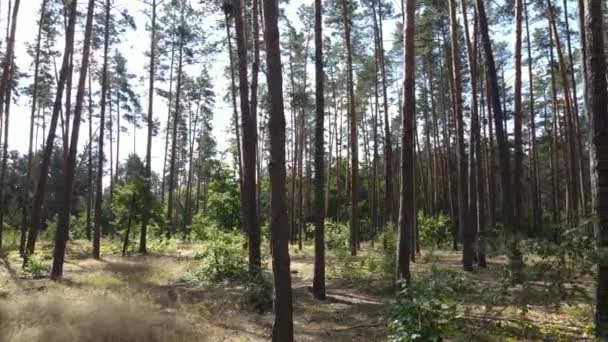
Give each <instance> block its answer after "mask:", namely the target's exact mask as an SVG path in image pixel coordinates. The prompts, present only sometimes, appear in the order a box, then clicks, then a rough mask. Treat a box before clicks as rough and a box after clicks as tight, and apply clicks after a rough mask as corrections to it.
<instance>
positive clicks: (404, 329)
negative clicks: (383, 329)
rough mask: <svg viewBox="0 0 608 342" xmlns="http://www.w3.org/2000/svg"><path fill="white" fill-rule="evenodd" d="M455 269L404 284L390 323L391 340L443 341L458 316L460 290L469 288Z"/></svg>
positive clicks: (394, 341) (434, 270) (435, 272)
mask: <svg viewBox="0 0 608 342" xmlns="http://www.w3.org/2000/svg"><path fill="white" fill-rule="evenodd" d="M465 284H466V282H465V281H464V279H463V278H462V277H461V276H458V275H457V274H456V273H455V272H448V271H444V270H442V271H438V270H437V269H436V268H435V267H433V268H432V269H431V274H429V275H428V276H425V277H422V278H418V279H417V280H416V281H413V282H412V284H411V285H410V286H406V285H405V284H403V285H402V287H401V290H400V291H399V293H398V295H397V302H396V303H395V304H394V305H393V307H392V310H391V315H390V318H389V322H388V329H389V341H391V342H410V341H441V340H442V337H443V336H444V335H445V334H446V333H447V332H448V331H449V328H450V324H451V323H453V320H454V319H455V318H456V309H457V304H458V302H457V301H456V298H457V293H458V292H462V291H467V290H468V289H467V288H466V285H465Z"/></svg>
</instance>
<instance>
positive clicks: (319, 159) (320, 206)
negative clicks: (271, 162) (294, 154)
mask: <svg viewBox="0 0 608 342" xmlns="http://www.w3.org/2000/svg"><path fill="white" fill-rule="evenodd" d="M324 77H325V75H324V73H323V8H322V3H321V0H315V82H316V94H315V96H316V107H317V108H316V111H317V112H316V118H315V203H314V206H315V208H314V211H313V212H314V215H315V266H314V277H313V281H312V292H313V294H314V295H315V297H316V298H318V299H325V204H324V203H323V202H324V201H323V192H324V188H323V186H324V177H325V174H324V172H325V167H324V165H323V162H324V158H325V142H324V138H325V132H324V126H325V123H324V119H325V113H324V110H325V99H324V97H323V81H324ZM330 153H331V152H330Z"/></svg>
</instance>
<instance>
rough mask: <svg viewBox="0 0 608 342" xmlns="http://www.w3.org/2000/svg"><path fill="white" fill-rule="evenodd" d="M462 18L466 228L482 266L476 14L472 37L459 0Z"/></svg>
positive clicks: (483, 252)
mask: <svg viewBox="0 0 608 342" xmlns="http://www.w3.org/2000/svg"><path fill="white" fill-rule="evenodd" d="M462 17H463V27H464V32H465V40H466V44H467V52H468V57H469V70H470V73H471V133H470V142H471V143H470V152H469V153H470V156H469V164H470V170H469V208H470V213H471V217H470V222H471V227H470V228H469V229H470V230H471V231H472V232H471V233H472V234H471V235H472V236H475V235H477V261H478V262H479V266H480V267H486V256H485V236H484V230H485V229H484V228H485V227H484V224H485V217H484V210H483V198H482V197H483V190H482V189H483V185H482V183H481V182H482V181H483V169H482V165H481V164H482V156H481V134H480V126H479V113H478V108H479V107H478V92H477V90H478V89H477V86H478V84H477V34H478V25H477V17H475V19H474V25H473V27H474V29H473V40H472V41H471V36H470V35H469V20H468V15H467V6H466V1H465V0H462Z"/></svg>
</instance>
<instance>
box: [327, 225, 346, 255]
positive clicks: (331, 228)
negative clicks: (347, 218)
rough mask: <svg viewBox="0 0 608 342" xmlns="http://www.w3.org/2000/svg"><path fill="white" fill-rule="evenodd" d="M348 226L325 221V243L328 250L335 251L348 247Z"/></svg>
mask: <svg viewBox="0 0 608 342" xmlns="http://www.w3.org/2000/svg"><path fill="white" fill-rule="evenodd" d="M348 238H349V230H348V226H347V225H346V224H343V223H339V222H335V221H325V243H326V245H327V248H329V249H335V248H340V247H347V246H348Z"/></svg>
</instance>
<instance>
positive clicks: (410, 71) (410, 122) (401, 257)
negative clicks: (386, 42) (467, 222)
mask: <svg viewBox="0 0 608 342" xmlns="http://www.w3.org/2000/svg"><path fill="white" fill-rule="evenodd" d="M415 17H416V0H405V25H404V26H403V37H404V38H403V39H404V47H405V48H404V54H405V56H404V63H405V65H404V67H405V72H404V76H403V107H402V108H401V124H402V129H403V133H402V135H401V189H400V194H401V199H400V202H401V204H400V209H399V240H398V245H397V275H398V278H399V279H403V280H405V281H406V282H407V283H409V282H410V254H411V248H412V247H411V246H412V235H413V232H414V226H413V225H414V224H415V219H414V215H415V212H414V208H415V206H414V197H415V195H414V193H415V191H414V186H415V183H414V127H415V122H416V120H415V117H416V112H415V110H416V102H415V101H416V100H415V89H414V86H415V80H414V72H415V69H416V46H415V36H416V24H415Z"/></svg>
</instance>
